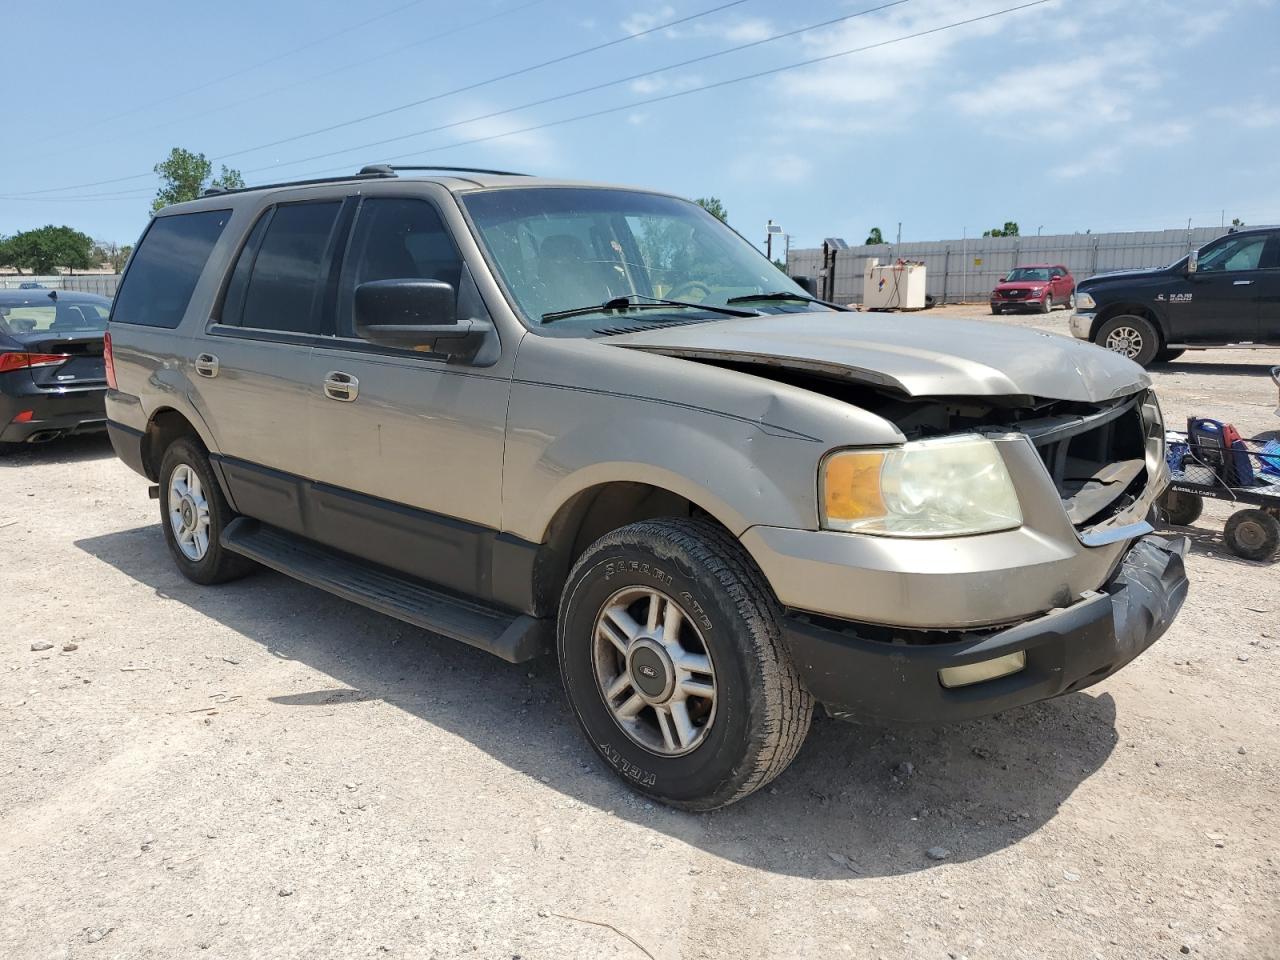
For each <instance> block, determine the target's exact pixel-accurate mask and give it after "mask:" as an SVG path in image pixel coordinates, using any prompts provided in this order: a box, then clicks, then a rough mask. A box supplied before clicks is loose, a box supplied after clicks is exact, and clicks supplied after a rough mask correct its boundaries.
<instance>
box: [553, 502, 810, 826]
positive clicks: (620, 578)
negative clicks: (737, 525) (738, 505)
mask: <svg viewBox="0 0 1280 960" xmlns="http://www.w3.org/2000/svg"><path fill="white" fill-rule="evenodd" d="M780 617H781V614H780V611H779V608H778V605H777V601H776V600H775V599H774V597H773V591H772V590H771V589H770V587H769V584H768V583H767V582H766V581H765V579H764V577H763V575H762V574H761V573H760V571H759V570H758V569H757V568H756V567H755V565H754V563H753V562H752V561H751V558H750V557H749V556H747V554H746V552H745V551H744V550H743V549H742V546H741V544H739V543H738V541H737V540H735V539H734V538H733V537H732V536H730V535H729V534H728V533H727V532H725V531H724V530H722V529H720V528H719V527H717V526H715V525H714V524H712V523H709V522H706V521H701V520H646V521H642V522H640V523H634V524H631V525H630V526H626V527H622V528H621V529H618V530H615V531H613V532H612V533H609V534H607V535H605V536H604V537H602V538H601V539H600V540H597V541H596V542H595V543H594V544H592V546H591V547H589V548H588V549H587V551H586V553H584V554H583V556H582V558H581V559H580V560H579V561H578V562H577V564H576V565H575V566H574V569H573V572H572V573H571V574H570V575H569V582H568V583H567V584H566V586H565V590H564V594H563V596H562V598H561V601H560V617H559V631H558V648H559V654H560V671H561V675H562V677H563V679H564V685H565V690H566V692H567V693H568V697H569V702H570V703H571V705H572V706H573V710H574V713H575V714H576V715H577V717H578V721H579V723H580V724H581V725H582V729H583V731H584V732H585V734H586V736H587V739H588V741H590V743H591V746H592V747H593V748H594V749H595V750H596V752H597V753H599V754H600V756H602V757H603V758H604V759H605V761H606V762H607V763H608V764H609V765H610V766H612V767H613V769H614V770H615V771H616V772H617V773H618V775H619V776H621V777H622V778H623V779H624V780H626V781H627V782H628V783H629V784H630V785H631V786H632V787H633V788H635V789H637V790H639V791H640V792H642V793H645V794H648V795H649V796H651V797H654V798H655V799H657V800H660V801H662V802H663V803H668V804H671V805H673V806H677V807H683V808H685V809H688V810H711V809H714V808H716V807H722V806H724V805H726V804H729V803H733V802H734V801H735V800H740V799H741V798H743V797H745V796H746V795H747V794H749V793H751V792H752V791H754V790H758V789H759V788H760V787H762V786H764V785H765V784H766V783H768V782H769V781H770V780H772V779H773V778H774V777H776V776H777V775H778V774H779V773H781V772H782V771H783V770H784V769H786V767H787V765H788V764H789V763H790V762H791V760H792V759H793V758H794V757H795V755H796V753H797V751H799V749H800V745H801V744H802V743H803V742H804V738H805V734H806V733H807V732H808V729H809V722H810V719H811V717H812V714H813V701H812V698H811V697H810V696H809V693H808V692H807V691H806V690H805V689H804V687H803V686H802V685H801V683H800V678H799V676H798V674H797V673H796V669H795V667H794V666H793V665H792V663H791V659H790V657H789V655H788V654H787V651H786V649H785V647H784V645H783V640H782V631H781V627H780Z"/></svg>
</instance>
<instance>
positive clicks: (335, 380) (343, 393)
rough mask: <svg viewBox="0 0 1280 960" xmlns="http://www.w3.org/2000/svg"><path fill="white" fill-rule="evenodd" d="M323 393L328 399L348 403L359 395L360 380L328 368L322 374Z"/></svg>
mask: <svg viewBox="0 0 1280 960" xmlns="http://www.w3.org/2000/svg"><path fill="white" fill-rule="evenodd" d="M324 395H325V396H326V397H328V398H329V399H330V400H341V401H343V402H344V403H350V402H351V401H352V400H354V399H355V398H356V397H358V396H360V381H359V380H357V379H356V378H355V377H353V376H352V375H351V374H349V373H343V372H342V371H341V370H330V371H329V372H328V373H326V374H325V375H324Z"/></svg>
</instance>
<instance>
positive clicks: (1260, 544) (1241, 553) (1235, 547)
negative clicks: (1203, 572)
mask: <svg viewBox="0 0 1280 960" xmlns="http://www.w3.org/2000/svg"><path fill="white" fill-rule="evenodd" d="M1222 537H1223V539H1224V540H1225V541H1226V543H1227V549H1228V550H1230V551H1231V552H1232V553H1234V554H1235V555H1236V556H1237V557H1243V558H1244V559H1245V560H1259V561H1266V560H1270V559H1272V558H1273V557H1274V556H1275V555H1276V550H1278V549H1280V520H1277V519H1276V518H1275V517H1273V516H1272V515H1271V514H1269V513H1267V511H1265V510H1258V509H1257V508H1252V507H1251V508H1250V509H1248V510H1237V511H1236V512H1235V513H1233V514H1232V515H1231V516H1230V517H1229V518H1228V519H1227V524H1226V526H1225V527H1224V528H1223V530H1222Z"/></svg>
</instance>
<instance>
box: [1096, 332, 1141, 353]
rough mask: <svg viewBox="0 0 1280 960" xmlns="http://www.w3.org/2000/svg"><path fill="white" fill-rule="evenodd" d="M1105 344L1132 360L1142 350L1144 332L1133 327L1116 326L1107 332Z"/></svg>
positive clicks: (1109, 348)
mask: <svg viewBox="0 0 1280 960" xmlns="http://www.w3.org/2000/svg"><path fill="white" fill-rule="evenodd" d="M1105 346H1106V348H1107V349H1108V350H1114V351H1115V352H1116V353H1119V354H1122V355H1123V356H1126V357H1128V358H1129V359H1130V360H1132V359H1133V358H1134V357H1136V356H1137V355H1138V354H1139V353H1141V352H1142V334H1141V333H1140V332H1139V331H1137V330H1135V329H1134V328H1133V327H1129V326H1121V327H1116V328H1115V329H1114V330H1112V331H1111V332H1110V333H1108V334H1107V341H1106V344H1105Z"/></svg>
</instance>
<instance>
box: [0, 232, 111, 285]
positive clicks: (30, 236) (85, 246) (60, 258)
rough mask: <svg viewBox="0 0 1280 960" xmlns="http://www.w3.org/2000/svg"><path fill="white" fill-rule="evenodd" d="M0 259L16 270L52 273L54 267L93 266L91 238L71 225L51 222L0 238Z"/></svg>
mask: <svg viewBox="0 0 1280 960" xmlns="http://www.w3.org/2000/svg"><path fill="white" fill-rule="evenodd" d="M0 261H8V263H9V265H10V266H12V267H14V268H16V269H17V271H18V272H19V273H21V272H22V268H23V267H26V268H27V269H29V270H30V271H31V272H32V273H36V274H40V273H54V272H55V271H56V270H57V268H58V267H66V268H68V269H69V270H88V269H89V268H90V267H92V266H93V240H92V238H91V237H90V236H89V235H88V234H86V233H81V232H80V231H79V230H73V229H72V228H71V227H65V226H64V227H55V226H54V225H53V224H48V225H47V226H43V227H38V228H36V229H35V230H23V231H20V232H18V233H15V234H14V235H13V236H12V237H9V238H8V239H6V240H4V241H3V242H0Z"/></svg>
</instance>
